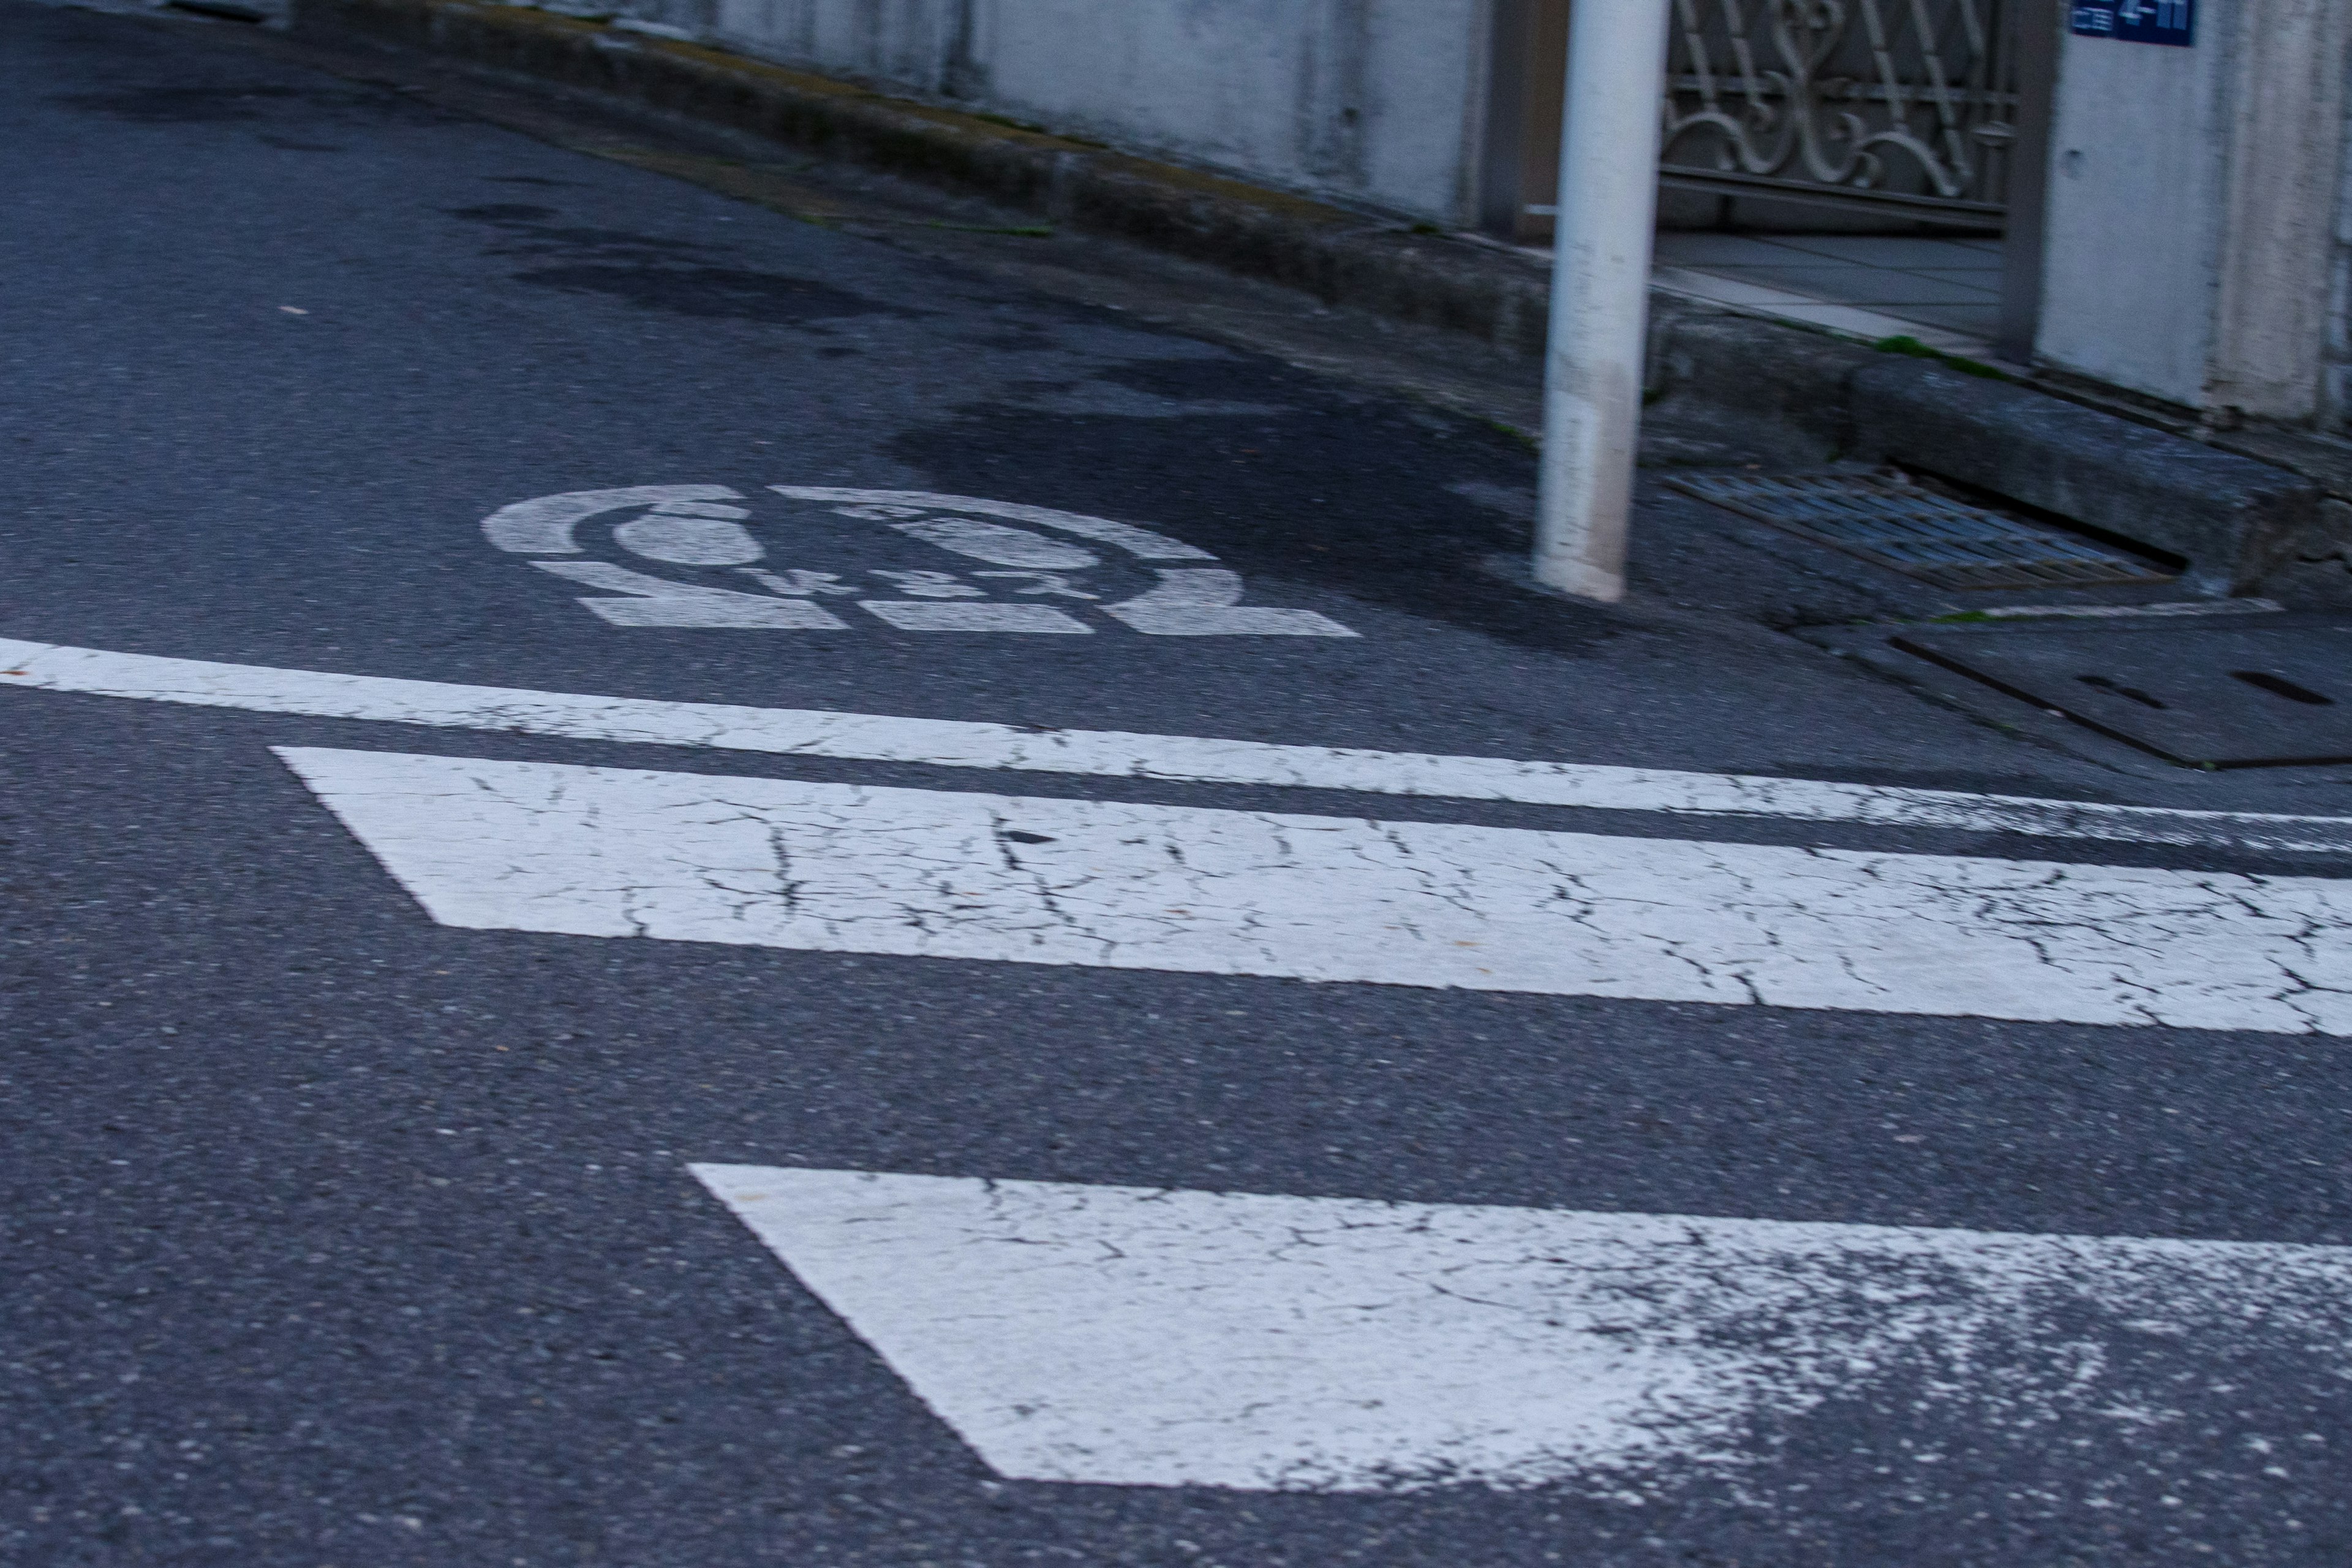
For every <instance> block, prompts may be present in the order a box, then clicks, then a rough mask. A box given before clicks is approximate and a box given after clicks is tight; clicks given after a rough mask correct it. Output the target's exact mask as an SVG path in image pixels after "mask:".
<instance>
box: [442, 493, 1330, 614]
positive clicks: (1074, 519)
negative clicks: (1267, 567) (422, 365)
mask: <svg viewBox="0 0 2352 1568" xmlns="http://www.w3.org/2000/svg"><path fill="white" fill-rule="evenodd" d="M769 488H770V489H772V490H774V491H775V492H776V493H777V494H779V495H782V496H784V497H786V498H787V499H790V500H802V501H814V502H824V503H830V504H831V506H832V509H833V510H834V511H835V512H836V513H838V514H840V515H842V516H844V517H850V518H856V519H858V520H860V521H872V522H879V523H883V524H885V525H887V527H888V528H889V529H890V530H892V531H895V532H898V533H901V534H904V535H906V536H907V537H908V538H910V539H917V540H920V541H922V542H925V543H927V544H930V545H933V546H935V547H937V548H938V549H940V550H943V551H946V552H948V553H950V554H951V555H958V556H962V557H964V558H966V559H970V560H977V561H984V562H987V563H990V564H992V565H997V566H1013V567H1021V568H1024V569H1026V570H1025V571H1024V572H1023V573H1020V574H1006V573H1001V572H982V573H975V574H973V575H974V576H976V577H982V578H999V577H1005V576H1008V575H1014V576H1021V577H1025V578H1030V579H1038V578H1043V579H1045V582H1044V584H1043V585H1032V586H1028V587H1023V588H1017V589H1014V590H1013V592H1015V593H1017V594H1024V595H1037V594H1053V595H1058V596H1061V597H1065V598H1069V599H1075V600H1083V601H1094V600H1096V599H1097V598H1098V597H1100V595H1096V594H1093V593H1090V592H1087V591H1085V590H1083V589H1081V588H1079V587H1078V586H1077V585H1076V584H1075V583H1073V582H1071V581H1070V580H1068V579H1067V578H1065V577H1062V576H1060V575H1058V574H1063V573H1068V572H1079V571H1086V570H1089V569H1092V568H1094V567H1096V566H1098V565H1100V564H1101V558H1100V557H1099V556H1098V555H1097V554H1096V553H1095V552H1092V551H1089V550H1087V549H1084V548H1082V547H1081V546H1078V545H1076V544H1073V543H1071V542H1068V541H1067V540H1060V539H1054V538H1050V537H1048V536H1046V535H1045V534H1041V533H1037V532H1035V531H1033V530H1031V529H1024V528H1012V527H1008V526H1006V524H1005V523H1003V522H988V521H982V518H981V517H966V516H957V515H947V516H940V515H932V514H936V513H940V512H942V511H945V512H949V513H958V512H978V513H980V514H982V517H994V518H1003V519H1010V520H1012V521H1019V522H1027V523H1033V524H1035V525H1037V526H1038V527H1043V528H1049V529H1055V530H1058V531H1061V532H1064V533H1069V534H1075V535H1076V536H1078V537H1079V538H1082V539H1088V540H1092V541H1095V542H1098V543H1104V544H1109V545H1112V546H1114V547H1116V548H1118V549H1119V550H1122V551H1125V552H1127V553H1128V554H1129V555H1131V556H1133V557H1135V558H1136V559H1137V560H1139V561H1143V562H1161V561H1213V560H1215V559H1216V557H1214V556H1213V555H1211V554H1210V553H1209V552H1207V551H1205V550H1198V549H1195V548H1193V547H1192V545H1189V544H1186V543H1184V542H1181V540H1175V539H1171V538H1169V537H1168V536H1167V535H1166V534H1163V533H1159V532H1155V531H1152V530H1150V529H1148V528H1142V527H1139V526H1137V525H1136V524H1134V523H1129V522H1118V521H1113V520H1111V519H1109V518H1100V517H1087V516H1085V515H1083V514H1081V513H1078V512H1068V511H1056V510H1052V509H1051V508H1047V507H1034V506H1024V505H1021V504H1019V503H1017V502H1012V501H996V500H985V499H983V498H982V497H978V496H953V495H944V494H940V493H938V492H935V491H930V490H869V489H835V488H829V487H812V486H805V485H772V486H770V487H769ZM741 499H743V498H742V497H741V496H740V493H739V492H737V491H735V490H733V489H729V488H728V487H726V486H724V485H640V486H636V487H634V488H627V489H603V490H579V491H573V492H569V493H566V494H562V495H551V496H540V497H537V498H535V499H533V500H527V501H519V502H517V503H516V504H514V505H512V506H509V507H501V508H500V509H499V510H497V511H496V512H493V513H492V514H490V516H488V517H487V518H485V519H484V520H483V521H482V531H483V533H484V534H485V536H487V537H488V539H489V541H490V542H491V543H493V544H495V545H497V546H498V547H499V549H500V550H504V551H507V552H511V553H515V554H522V555H540V556H544V555H576V554H579V553H581V551H582V546H581V544H580V542H579V537H578V528H579V525H580V524H581V523H582V522H583V521H587V520H588V519H590V518H593V517H598V516H602V515H604V514H605V513H608V512H612V511H616V510H628V509H633V508H643V509H645V510H642V511H641V512H639V514H638V515H636V516H634V517H631V518H629V519H627V520H625V521H622V522H621V523H619V524H618V525H617V526H615V527H614V530H613V538H614V542H616V543H618V544H619V545H621V547H622V548H624V549H625V550H628V551H630V552H633V553H635V554H636V555H639V556H642V557H644V558H645V559H646V560H650V561H661V562H667V563H672V564H676V565H684V566H706V567H708V566H733V567H739V568H749V567H750V566H751V563H752V562H755V561H758V560H760V559H761V557H762V555H764V554H765V553H766V552H765V550H764V548H763V547H762V546H761V544H760V542H758V540H756V539H755V538H754V537H753V536H752V534H751V531H750V530H748V529H746V528H745V527H743V526H742V523H743V520H745V519H748V518H749V517H750V516H751V512H750V511H749V510H747V509H745V508H743V507H740V506H733V505H729V504H726V503H727V502H729V501H731V500H741ZM532 564H533V565H536V566H538V567H539V568H540V569H541V570H542V571H546V572H551V573H554V574H557V575H559V576H564V577H569V578H572V580H573V581H575V582H582V583H587V584H591V585H593V586H597V587H604V588H610V589H613V590H614V592H616V593H619V594H622V595H627V597H625V598H621V599H587V598H583V599H582V600H581V601H580V603H581V604H583V605H586V606H587V607H588V608H589V609H591V610H593V611H594V612H595V613H596V614H597V615H598V616H602V617H603V618H604V620H606V621H607V622H609V623H611V624H612V625H614V626H709V627H724V628H730V629H747V628H749V629H759V630H826V631H838V630H844V629H845V628H846V626H847V624H848V623H846V622H845V621H843V620H841V619H840V618H838V617H837V616H833V615H830V614H828V613H826V612H824V611H823V610H820V609H815V608H814V607H811V606H808V605H803V606H801V607H800V608H799V609H797V610H791V609H788V610H783V611H778V610H775V609H772V608H769V609H762V608H760V607H759V606H760V605H761V596H760V595H756V594H744V593H738V592H732V591H730V590H724V589H714V588H708V587H701V586H697V585H695V584H686V583H676V582H671V581H669V580H668V579H666V578H660V577H654V576H649V575H647V574H645V573H642V572H637V571H634V570H632V569H630V568H627V567H624V566H619V565H614V564H609V563H587V562H570V561H546V560H540V561H534V562H533V563H532ZM874 574H875V575H877V576H881V577H886V578H894V579H895V578H905V577H916V578H923V579H931V580H934V581H933V584H932V585H931V586H930V587H929V588H928V589H924V588H916V589H910V590H909V592H910V593H912V594H913V595H915V596H916V597H923V598H961V597H970V598H980V599H985V598H987V597H989V596H990V593H991V589H990V587H989V586H986V585H979V584H970V583H964V582H962V581H961V579H959V578H957V577H955V576H954V574H950V573H943V572H914V573H907V572H892V571H887V570H882V569H877V570H876V571H875V573H874ZM748 575H750V576H751V578H752V580H754V581H756V582H758V583H760V584H762V585H764V586H767V587H770V588H772V589H774V590H775V591H777V592H778V593H779V594H782V595H787V596H795V597H805V596H806V595H807V594H808V592H809V590H808V589H806V588H803V587H801V586H799V585H798V584H800V583H801V582H803V580H807V579H812V578H822V579H824V580H825V581H828V582H837V581H838V580H839V578H840V576H841V574H839V573H836V572H818V571H814V570H813V569H810V568H806V567H796V568H793V569H792V570H791V571H790V572H788V573H786V574H776V573H772V572H767V571H750V572H749V573H748ZM1157 575H1158V578H1159V582H1158V583H1157V584H1156V585H1155V586H1153V587H1151V588H1150V589H1148V590H1146V591H1145V592H1144V593H1142V594H1139V595H1134V596H1133V597H1130V598H1128V599H1124V600H1121V601H1120V602H1118V603H1116V604H1105V605H1100V608H1101V609H1102V611H1103V613H1104V614H1105V615H1107V616H1111V617H1112V618H1113V619H1115V620H1118V621H1120V622H1123V623H1125V624H1126V625H1127V626H1129V627H1130V628H1132V629H1133V630H1135V631H1138V632H1140V633H1142V634H1143V635H1145V636H1147V637H1354V636H1355V635H1356V633H1355V632H1354V631H1353V630H1351V629H1350V628H1349V627H1347V626H1342V625H1341V624H1340V623H1339V622H1338V621H1335V620H1333V619H1331V618H1330V617H1329V616H1325V615H1321V614H1319V613H1318V612H1316V611H1313V610H1289V609H1270V608H1264V607H1259V606H1255V605H1249V606H1244V605H1243V604H1242V602H1241V601H1242V595H1243V585H1242V579H1241V575H1240V574H1238V573H1235V572H1229V571H1225V570H1223V569H1222V568H1216V569H1208V570H1200V569H1183V570H1168V569H1164V568H1163V569H1159V570H1158V572H1157ZM824 591H827V592H830V591H831V590H829V589H828V590H824ZM863 607H864V608H866V609H867V610H869V611H871V612H873V614H874V615H875V616H877V618H879V619H881V620H883V621H886V622H887V623H888V624H889V625H891V626H896V627H897V628H898V629H899V630H901V631H914V632H983V633H1002V632H1013V633H1041V632H1042V633H1051V634H1061V635H1071V634H1076V635H1080V636H1084V635H1087V634H1089V633H1091V632H1092V631H1093V630H1094V629H1095V628H1094V627H1092V626H1088V625H1087V624H1086V623H1085V622H1084V621H1082V620H1080V619H1079V618H1078V617H1077V616H1074V615H1072V614H1071V613H1070V612H1069V611H1067V610H1055V609H1051V608H1040V607H1038V606H1035V605H1004V606H1001V607H997V608H993V609H987V610H975V609H940V608H938V607H935V606H929V605H919V604H909V603H907V602H905V601H894V600H866V601H863Z"/></svg>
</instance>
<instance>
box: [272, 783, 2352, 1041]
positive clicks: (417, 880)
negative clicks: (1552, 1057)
mask: <svg viewBox="0 0 2352 1568" xmlns="http://www.w3.org/2000/svg"><path fill="white" fill-rule="evenodd" d="M278 754H279V755H280V756H282V757H283V758H285V759H286V761H287V763H289V765H290V766H291V767H292V768H293V769H294V770H295V772H296V773H299V774H300V775H301V777H302V779H303V780H304V781H305V782H306V783H307V784H310V787H311V789H312V790H314V791H315V792H317V794H318V795H319V796H320V799H322V800H323V801H325V802H326V804H327V805H328V806H329V807H330V808H331V810H332V811H333V812H334V813H335V815H336V816H338V817H340V818H341V820H342V822H343V824H344V825H345V826H348V827H349V828H350V829H351V830H352V832H353V833H354V834H356V835H358V837H360V839H361V841H362V842H363V843H364V844H366V845H367V847H368V848H369V849H370V850H372V851H373V853H374V855H375V856H376V858H377V859H379V860H380V861H382V862H383V865H384V867H385V868H386V869H387V870H389V871H390V872H391V873H392V874H393V876H394V877H395V878H397V879H399V881H400V883H401V884H402V885H403V886H404V887H405V888H406V889H408V890H409V891H410V892H411V893H412V894H414V895H415V898H416V899H417V900H418V901H419V902H420V903H422V904H423V905H424V906H425V909H426V910H427V911H429V912H430V913H431V914H432V916H433V918H434V919H436V920H437V921H441V922H442V923H443V924H445V925H453V926H467V927H474V928H477V929H483V930H500V931H562V932H569V933H572V934H574V935H581V936H613V937H617V936H646V937H656V938H661V939H664V940H667V941H675V942H729V943H735V944H740V945H749V946H757V947H780V948H798V949H803V950H808V951H814V952H871V953H898V954H905V955H908V956H915V957H928V958H960V959H982V960H994V961H1000V962H1010V963H1052V964H1077V965H1086V966H1091V967H1098V968H1109V969H1149V970H1164V971H1173V972H1180V973H1202V974H1255V975H1268V976H1277V977H1283V978H1289V979H1297V980H1316V981H1352V982H1360V983H1368V984H1389V985H1423V986H1439V987H1459V988H1462V989H1467V990H1480V991H1518V992H1533V993H1538V994H1551V995H1564V996H1610V997H1623V998H1638V999H1643V1000H1649V1001H1660V1002H1702V1003H1719V1004H1759V1005H1773V1006H1781V1007H1806V1008H1825V1009H1834V1010H1840V1011H1850V1012H1866V1013H1904V1014H1918V1015H1929V1016H1973V1017H1987V1018H2013V1019H2020V1020H2028V1021H2037V1022H2062V1023H2077V1024H2105V1025H2169V1026H2176V1027H2186V1028H2206V1029H2250V1030H2261V1031H2264V1032H2270V1033H2279V1034H2305V1033H2315V1034H2328V1035H2347V1034H2352V941H2347V937H2352V882H2338V881H2328V880H2323V879H2317V878H2307V877H2249V876H2240V875H2232V874H2222V873H2205V872H2189V871H2176V870H2159V869H2147V868H2132V867H2102V866H2069V865H2060V864H2055V863H2052V862H2046V861H2034V860H2001V859H1977V858H1960V857H1954V856H1937V855H1893V854H1874V853H1862V852H1856V851H1849V850H1814V849H1800V848H1789V847H1780V846H1769V845H1751V844H1710V843H1695V842H1689V841H1685V840H1682V839H1675V838H1614V837H1598V836H1595V835H1591V834H1582V833H1538V832H1529V831H1526V830H1523V829H1517V828H1499V827H1475V826H1460V825H1455V824H1446V823H1426V822H1370V821H1363V820H1360V819H1351V818H1346V817H1332V816H1291V815H1283V814H1276V813H1271V812H1239V811H1211V810H1201V809H1197V808H1189V807H1178V806H1166V805H1134V804H1124V803H1118V802H1106V801H1079V800H1047V799H1037V798H1024V797H1020V796H1013V795H980V794H962V793H950V792H943V791H932V790H909V789H874V788H866V787H863V786H859V785H852V784H809V783H802V782H797V781H792V780H783V779H749V778H723V777H712V776H709V775H704V774H696V773H646V772H640V771H637V770H634V769H623V768H584V767H572V766H564V765H558V764H553V763H509V762H486V761H474V760H468V759H466V758H457V757H427V756H409V755H403V754H400V753H397V752H351V751H329V750H318V749H312V748H307V747H282V748H279V750H278Z"/></svg>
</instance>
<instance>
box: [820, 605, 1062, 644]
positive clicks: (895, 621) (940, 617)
mask: <svg viewBox="0 0 2352 1568" xmlns="http://www.w3.org/2000/svg"><path fill="white" fill-rule="evenodd" d="M858 606H859V608H861V609H866V610H871V611H872V612H873V613H874V614H876V615H877V616H881V617H882V618H883V619H884V620H886V621H887V622H889V623H890V624H891V625H892V626H897V627H898V629H899V630H901V631H908V632H1051V633H1059V634H1062V635H1076V636H1078V637H1089V636H1092V635H1093V633H1094V627H1092V626H1088V625H1087V623H1086V622H1084V621H1082V620H1080V619H1078V618H1077V616H1073V615H1069V614H1066V613H1065V612H1064V611H1061V610H1057V609H1055V608H1054V607H1053V606H1052V605H995V604H980V605H974V604H968V603H958V602H956V601H954V600H939V599H860V600H859V601H858Z"/></svg>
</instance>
